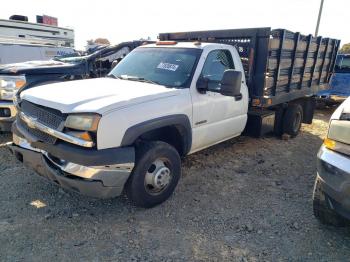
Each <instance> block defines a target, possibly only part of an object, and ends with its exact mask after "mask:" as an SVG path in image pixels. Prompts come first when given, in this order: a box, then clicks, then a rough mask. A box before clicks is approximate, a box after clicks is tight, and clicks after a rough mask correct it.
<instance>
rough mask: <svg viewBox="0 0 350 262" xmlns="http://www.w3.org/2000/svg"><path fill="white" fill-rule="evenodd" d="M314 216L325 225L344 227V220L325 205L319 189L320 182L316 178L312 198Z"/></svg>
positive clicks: (322, 194) (325, 198)
mask: <svg viewBox="0 0 350 262" xmlns="http://www.w3.org/2000/svg"><path fill="white" fill-rule="evenodd" d="M312 200H313V211H314V216H315V217H316V218H317V219H318V220H319V221H320V222H321V223H322V224H325V225H332V226H338V227H339V226H346V225H347V221H346V219H345V218H343V217H342V216H340V215H339V214H337V213H336V212H335V211H334V210H333V209H331V208H330V207H329V205H328V203H327V201H328V200H327V197H326V195H325V193H323V191H322V189H321V184H320V181H319V180H318V179H317V178H316V181H315V185H314V192H313V196H312Z"/></svg>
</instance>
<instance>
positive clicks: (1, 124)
mask: <svg viewBox="0 0 350 262" xmlns="http://www.w3.org/2000/svg"><path fill="white" fill-rule="evenodd" d="M16 114H17V110H16V106H15V105H14V104H13V102H12V101H5V100H0V131H3V132H9V131H11V125H12V123H13V121H14V120H15V118H16Z"/></svg>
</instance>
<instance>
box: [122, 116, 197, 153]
mask: <svg viewBox="0 0 350 262" xmlns="http://www.w3.org/2000/svg"><path fill="white" fill-rule="evenodd" d="M169 126H173V127H175V128H176V129H177V130H178V131H179V133H180V135H181V137H182V140H183V141H182V144H183V150H184V153H185V154H187V153H188V152H189V151H190V149H191V146H192V127H191V123H190V120H189V118H188V116H187V115H184V114H176V115H169V116H162V117H158V118H154V119H150V120H147V121H144V122H141V123H138V124H136V125H134V126H131V127H129V128H128V129H127V130H126V131H125V134H124V136H123V139H122V142H121V146H129V145H132V144H133V143H134V142H135V141H136V140H137V138H139V137H140V136H141V135H143V134H145V133H147V132H149V131H152V130H156V129H159V128H163V127H169Z"/></svg>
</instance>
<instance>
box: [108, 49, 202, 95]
mask: <svg viewBox="0 0 350 262" xmlns="http://www.w3.org/2000/svg"><path fill="white" fill-rule="evenodd" d="M201 52H202V50H201V49H194V48H193V49H189V48H161V47H143V48H137V49H135V50H134V51H133V52H131V53H130V54H129V55H127V56H126V57H125V58H124V59H123V60H122V61H121V62H120V63H119V64H118V65H117V66H116V67H115V68H114V69H113V70H112V71H111V72H110V74H109V76H113V77H116V78H121V79H126V80H135V81H138V80H139V81H146V82H150V83H156V84H160V85H165V86H169V87H178V88H181V87H187V86H188V85H189V83H190V80H191V77H192V74H193V71H194V68H195V66H196V64H197V61H198V58H199V57H200V54H201Z"/></svg>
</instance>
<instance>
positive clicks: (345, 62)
mask: <svg viewBox="0 0 350 262" xmlns="http://www.w3.org/2000/svg"><path fill="white" fill-rule="evenodd" d="M349 71H350V56H344V55H339V56H338V57H337V62H336V65H335V72H336V73H341V72H346V73H348V72H349Z"/></svg>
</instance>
